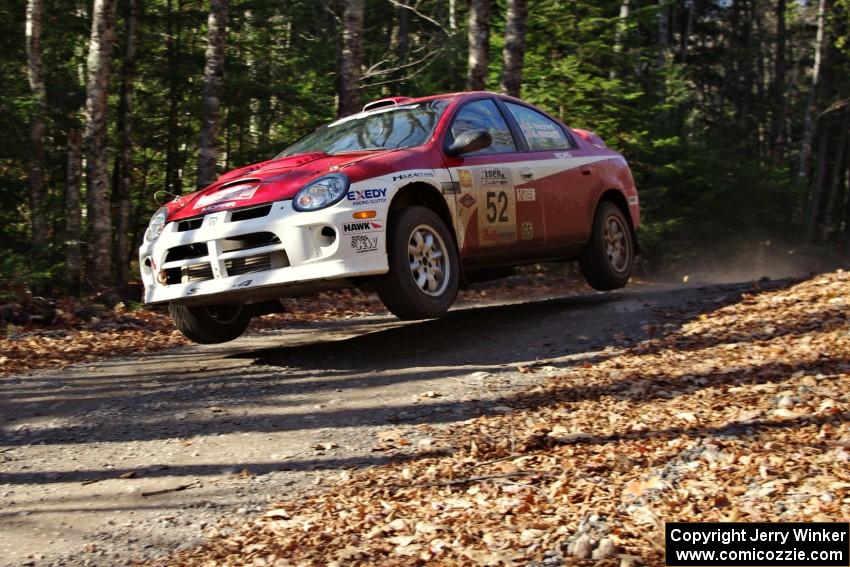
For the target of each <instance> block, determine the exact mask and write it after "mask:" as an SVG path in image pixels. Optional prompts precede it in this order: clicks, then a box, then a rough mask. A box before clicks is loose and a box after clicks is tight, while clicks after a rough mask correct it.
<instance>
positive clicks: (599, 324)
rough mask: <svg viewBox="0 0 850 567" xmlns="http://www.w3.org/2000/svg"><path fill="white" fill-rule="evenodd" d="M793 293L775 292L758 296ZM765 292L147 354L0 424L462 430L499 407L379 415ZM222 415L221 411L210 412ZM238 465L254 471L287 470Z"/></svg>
mask: <svg viewBox="0 0 850 567" xmlns="http://www.w3.org/2000/svg"><path fill="white" fill-rule="evenodd" d="M791 283H793V282H775V283H773V284H771V285H769V286H762V287H761V288H760V289H761V290H765V289H767V288H768V287H769V288H770V289H776V288H778V287H784V286H787V285H790V284H791ZM758 291H759V290H757V289H754V288H753V286H752V285H749V284H745V285H730V286H714V287H710V288H704V289H696V288H680V289H672V290H661V291H640V290H637V291H624V292H618V293H610V294H594V295H584V296H576V297H568V298H559V299H549V300H542V301H534V302H530V303H523V304H513V305H502V306H490V307H480V308H467V309H459V310H456V311H453V312H451V313H450V314H449V316H447V317H446V318H444V319H441V320H431V321H424V322H416V323H407V324H398V325H397V326H394V327H392V328H385V329H383V330H377V331H375V332H368V329H369V325H365V329H367V331H366V332H365V333H364V332H358V334H356V335H355V336H349V337H348V338H342V339H341V340H330V341H329V340H327V337H328V336H329V335H330V334H332V332H335V331H339V330H340V329H343V328H344V327H345V325H340V326H335V323H333V322H330V323H321V324H316V325H314V326H313V327H312V329H309V330H308V332H307V333H306V337H305V336H304V334H305V333H304V331H303V330H301V331H299V332H300V333H301V335H300V336H299V337H298V339H297V341H298V342H299V343H300V344H295V345H291V346H289V345H287V344H286V343H287V342H289V341H290V339H291V338H292V337H291V336H290V335H289V334H288V333H287V332H282V333H275V334H272V333H268V334H264V335H263V336H262V337H261V340H260V344H261V346H260V347H259V348H251V349H248V350H246V349H243V348H239V347H238V346H237V347H234V348H231V349H230V350H229V351H228V349H221V350H222V351H223V352H224V353H225V354H224V355H223V354H222V352H221V351H219V350H216V349H205V350H202V351H200V354H199V353H198V351H191V350H188V351H185V353H184V351H176V352H173V353H168V354H165V353H163V354H156V355H149V356H148V359H149V360H148V361H146V363H145V364H143V365H142V364H134V363H133V362H128V363H127V364H126V365H123V366H120V365H118V366H116V365H115V364H113V365H112V366H111V367H110V368H109V372H107V373H98V374H96V375H95V376H89V375H87V374H86V372H85V371H84V370H82V369H77V370H76V371H75V372H74V373H70V374H69V375H68V376H63V375H50V376H45V377H34V378H31V379H30V378H25V379H18V380H9V379H5V380H3V381H1V382H0V394H2V401H0V415H9V414H10V412H9V411H8V410H9V409H10V408H12V406H16V407H15V408H14V409H15V411H16V413H17V414H18V415H21V414H23V415H25V416H26V415H27V414H28V416H35V417H38V418H40V419H41V420H42V422H44V421H46V425H44V426H41V427H31V428H26V427H25V428H23V429H21V430H14V428H13V427H9V426H5V427H4V428H3V430H2V431H1V432H0V446H3V445H5V446H7V447H19V446H25V445H31V444H46V445H53V444H71V445H83V444H86V443H92V442H128V441H147V440H157V439H174V438H178V439H179V438H189V437H193V436H209V435H221V434H232V433H245V432H269V433H271V432H285V431H295V430H310V429H317V428H348V427H359V426H364V425H385V424H387V423H443V422H449V421H459V420H463V419H468V418H470V417H475V416H478V415H482V414H485V413H487V412H489V411H491V409H490V408H492V407H493V406H494V405H497V404H494V403H493V402H492V400H491V401H490V402H488V403H487V404H482V403H479V402H477V401H476V400H469V399H467V400H460V401H458V400H454V401H453V400H446V401H439V402H434V403H429V404H427V406H426V407H427V412H423V411H422V409H423V406H421V405H419V406H416V407H415V409H416V411H414V412H411V411H409V410H410V409H411V408H412V406H411V405H407V404H396V405H390V406H386V405H381V404H379V403H377V402H379V401H380V391H381V390H380V388H381V387H383V386H387V385H392V384H398V383H400V382H417V381H427V380H433V379H437V378H441V377H446V376H458V375H459V373H461V374H468V373H471V372H475V371H477V370H480V371H484V372H487V373H490V374H495V375H497V374H498V373H499V372H500V371H508V370H511V369H512V368H513V367H514V366H516V365H520V364H524V363H527V362H528V361H535V360H550V359H553V358H564V357H566V358H567V359H568V360H567V362H561V363H559V364H558V366H560V367H561V368H565V369H566V368H568V367H569V366H570V365H572V364H587V363H589V362H594V361H598V360H602V359H604V358H606V357H609V356H611V355H612V354H615V353H616V352H617V351H616V349H606V350H604V351H603V349H605V347H608V346H611V345H613V344H615V343H617V344H618V346H620V347H622V346H629V345H635V344H638V343H639V342H640V341H641V340H642V339H644V338H646V336H645V334H644V330H643V329H644V327H645V326H646V323H647V322H648V321H655V322H658V321H661V322H665V323H667V324H668V327H667V332H670V331H674V330H675V329H677V328H678V327H679V326H681V325H682V324H684V323H685V322H686V321H687V320H689V319H690V318H692V317H695V316H697V315H698V314H699V313H700V312H702V311H704V310H706V309H713V308H716V307H720V306H722V305H726V304H731V303H735V302H737V301H739V300H740V298H741V296H742V294H744V293H757V292H758ZM670 310H675V312H676V316H675V318H672V319H671V318H665V317H666V315H665V313H667V312H669V311H670ZM387 323H388V320H386V319H384V320H380V321H377V322H376V323H375V324H374V328H378V329H381V328H382V326H386V325H387ZM346 325H348V323H346ZM362 328H363V327H359V329H361V330H362ZM252 344H253V343H252ZM181 353H183V354H181ZM187 353H188V354H187ZM181 357H182V358H181ZM139 367H141V369H140V368H139ZM458 367H462V370H459V368H458ZM786 371H787V375H790V374H791V373H793V369H792V368H789V369H783V372H782V374H783V375H785V373H786ZM778 375H779V374H777V376H778ZM759 376H761V374H759ZM666 379H667V378H665V377H660V378H659V377H654V378H653V379H652V382H651V383H649V384H647V387H650V388H660V387H662V386H663V383H664V381H665V380H666ZM741 379H742V377H741V376H740V373H738V374H735V373H729V374H724V373H717V374H715V375H712V376H707V377H706V380H705V386H703V387H709V386H712V385H716V384H718V383H733V382H737V381H740V380H741ZM744 379H746V378H744ZM754 379H755V378H754ZM778 379H781V378H777V380H778ZM34 381H37V382H36V383H38V384H39V385H38V387H37V388H34V387H33V383H34ZM634 382H635V378H634V377H629V378H628V379H626V380H624V381H622V382H617V383H614V384H610V385H607V386H605V387H602V388H580V389H579V388H577V389H570V390H565V391H562V392H560V393H559V395H558V396H557V398H558V400H573V399H587V398H592V397H599V396H610V395H613V396H627V395H628V390H629V388H631V387H633V386H634ZM363 388H368V389H374V392H375V395H376V396H377V397H376V398H375V402H376V403H374V404H372V405H370V406H369V407H356V408H338V409H333V408H323V409H316V408H314V407H313V406H311V405H310V404H309V402H305V399H306V400H309V398H310V396H315V395H318V394H322V393H325V394H326V393H328V392H335V391H341V392H343V393H342V394H338V395H341V396H345V392H346V390H349V391H352V392H353V391H355V390H360V389H363ZM554 401H556V400H553V399H552V397H551V396H544V397H540V396H535V395H533V394H518V395H512V396H510V397H508V398H505V399H503V400H502V401H501V403H503V404H506V405H511V406H513V407H535V406H540V405H546V404H550V403H553V402H554ZM212 406H215V407H218V408H220V409H221V411H219V412H216V413H211V412H210V411H209V408H210V407H212ZM237 409H238V410H240V411H236V410H237ZM231 410H232V411H231ZM243 410H244V411H243ZM181 414H182V415H181ZM63 419H64V420H66V421H67V422H68V423H61V424H59V425H51V424H50V420H60V421H61V420H63ZM0 460H2V459H0ZM367 461H368V462H363V460H362V459H360V460H357V462H347V461H346V459H339V460H338V462H337V461H334V460H333V459H330V460H326V461H322V462H323V463H324V464H320V463H318V461H315V460H308V461H305V462H304V463H303V464H302V465H297V464H292V463H291V462H289V461H287V464H286V466H304V467H309V466H363V465H366V464H374V463H375V462H381V458H378V457H376V458H375V459H368V460H367ZM335 462H336V465H334V464H333V463H335ZM234 464H235V465H238V466H239V467H249V468H251V469H252V470H253V468H254V467H259V468H260V469H262V467H263V466H265V467H275V466H277V465H274V464H273V465H268V464H266V465H262V466H261V465H260V464H258V463H244V462H240V463H234ZM213 468H214V469H215V470H216V471H220V469H221V467H220V466H215V467H211V468H210V470H213ZM277 468H278V469H279V468H280V466H277ZM116 472H117V471H106V472H105V474H109V475H115V474H116ZM258 472H260V471H258ZM69 474H71V473H62V474H61V475H59V478H58V479H57V478H54V477H56V475H55V474H51V473H47V472H24V473H15V474H0V483H8V484H15V483H41V482H54V481H66V480H68V478H69V477H68V475H69ZM95 474H96V471H80V472H79V473H73V475H76V476H75V478H77V477H79V478H80V479H81V480H85V479H87V478H90V477H91V476H92V475H95ZM163 474H167V475H169V476H173V475H175V474H186V475H203V474H208V473H206V472H205V469H203V466H201V467H200V468H199V467H185V468H180V469H166V470H164V471H163ZM210 474H211V473H210ZM86 475H88V476H86ZM111 478H114V476H111Z"/></svg>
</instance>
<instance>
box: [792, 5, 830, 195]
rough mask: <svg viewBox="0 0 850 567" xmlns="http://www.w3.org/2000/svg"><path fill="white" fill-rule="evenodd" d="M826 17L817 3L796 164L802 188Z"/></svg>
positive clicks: (821, 57) (812, 122)
mask: <svg viewBox="0 0 850 567" xmlns="http://www.w3.org/2000/svg"><path fill="white" fill-rule="evenodd" d="M825 15H826V0H819V1H818V16H817V22H818V23H817V25H818V29H817V35H816V36H815V60H814V63H813V64H812V83H811V85H810V86H809V95H808V97H807V99H806V107H805V110H804V111H803V112H804V115H803V138H802V141H801V143H800V155H799V159H798V162H797V182H798V183H799V184H800V186H802V185H803V184H804V183H805V180H806V176H807V175H808V173H809V160H810V158H811V156H812V139H813V137H814V133H815V116H814V115H815V101H816V100H817V95H818V86H819V85H820V78H821V61H822V60H823V46H824V41H823V36H824V24H825V22H824V20H825Z"/></svg>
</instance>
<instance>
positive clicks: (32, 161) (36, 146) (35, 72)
mask: <svg viewBox="0 0 850 567" xmlns="http://www.w3.org/2000/svg"><path fill="white" fill-rule="evenodd" d="M43 12H44V6H43V3H42V0H28V2H27V13H26V18H27V23H26V51H27V79H28V81H29V87H30V91H31V92H32V97H33V103H34V104H33V110H32V114H31V117H30V131H29V140H30V148H29V187H30V221H31V226H32V250H33V256H34V259H37V258H41V257H42V256H43V255H44V251H45V245H46V242H47V220H46V217H45V210H44V209H45V206H44V201H45V199H46V196H47V190H46V187H45V184H44V169H45V167H44V161H45V158H44V137H45V129H46V127H45V117H46V115H47V89H46V87H45V84H44V64H43V62H42V54H41V29H42V28H41V20H42V15H43Z"/></svg>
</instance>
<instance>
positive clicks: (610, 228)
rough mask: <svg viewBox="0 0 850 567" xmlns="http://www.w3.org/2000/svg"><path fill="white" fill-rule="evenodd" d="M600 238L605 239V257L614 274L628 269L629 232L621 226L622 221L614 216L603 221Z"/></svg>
mask: <svg viewBox="0 0 850 567" xmlns="http://www.w3.org/2000/svg"><path fill="white" fill-rule="evenodd" d="M602 237H603V238H604V239H605V255H606V256H607V257H608V265H609V266H611V268H612V269H613V270H614V271H615V272H619V273H622V272H624V271H626V269H628V267H629V256H630V255H631V242H630V241H629V232H628V230H627V229H626V227H625V226H624V225H623V221H622V220H621V219H620V218H619V217H616V216H614V215H612V216H610V217H608V218H607V219H605V228H604V229H603V231H602Z"/></svg>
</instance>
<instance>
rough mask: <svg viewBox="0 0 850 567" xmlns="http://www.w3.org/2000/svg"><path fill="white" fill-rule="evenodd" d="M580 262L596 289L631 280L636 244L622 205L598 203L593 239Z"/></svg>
mask: <svg viewBox="0 0 850 567" xmlns="http://www.w3.org/2000/svg"><path fill="white" fill-rule="evenodd" d="M578 263H579V266H580V267H581V272H582V274H584V278H585V279H586V280H587V283H589V284H590V286H591V287H593V288H594V289H598V290H600V291H607V290H610V289H619V288H621V287H623V286H624V285H626V283H628V281H629V278H630V277H631V275H632V268H633V267H634V263H635V247H634V242H633V240H632V232H631V230H630V229H629V221H628V219H627V218H626V215H624V214H623V211H621V210H620V207H618V206H617V205H615V204H614V203H612V202H610V201H603V202H602V203H600V204H599V207H598V208H597V209H596V218H595V219H594V220H593V232H592V233H591V235H590V241H589V242H588V243H587V247H586V248H585V249H584V252H582V254H581V256H580V257H579V260H578Z"/></svg>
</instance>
